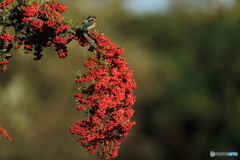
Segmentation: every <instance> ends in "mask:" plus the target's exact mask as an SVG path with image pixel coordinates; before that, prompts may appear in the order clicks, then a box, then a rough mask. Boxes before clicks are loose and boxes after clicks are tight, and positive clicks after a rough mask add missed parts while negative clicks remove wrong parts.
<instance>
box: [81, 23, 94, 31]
mask: <svg viewBox="0 0 240 160" xmlns="http://www.w3.org/2000/svg"><path fill="white" fill-rule="evenodd" d="M93 23H94V22H92V21H88V22H86V23H85V24H84V25H83V27H82V30H83V31H86V30H87V29H88V27H90V26H92V25H93Z"/></svg>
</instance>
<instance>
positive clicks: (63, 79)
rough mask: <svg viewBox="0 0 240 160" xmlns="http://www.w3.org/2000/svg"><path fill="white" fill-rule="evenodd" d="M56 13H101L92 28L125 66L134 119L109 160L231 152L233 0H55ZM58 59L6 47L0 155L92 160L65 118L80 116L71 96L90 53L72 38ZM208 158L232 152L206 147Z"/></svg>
mask: <svg viewBox="0 0 240 160" xmlns="http://www.w3.org/2000/svg"><path fill="white" fill-rule="evenodd" d="M62 2H64V3H65V4H67V5H68V11H67V12H66V13H64V17H65V19H73V20H74V21H78V22H82V21H83V20H84V19H85V18H86V17H87V16H88V15H90V14H91V15H96V16H97V17H99V18H102V19H104V20H103V21H98V22H97V26H96V29H97V30H99V32H100V33H102V32H103V33H105V35H107V36H108V37H110V38H111V39H112V42H114V43H117V44H120V45H121V46H122V47H123V48H124V49H125V54H124V57H125V58H126V59H127V61H128V62H129V63H130V66H131V67H133V68H134V71H135V72H134V79H135V80H136V82H137V84H138V88H137V89H136V90H135V96H136V97H137V102H136V104H135V105H134V109H135V110H136V112H135V115H134V117H133V118H132V120H134V121H136V122H137V125H135V126H134V127H133V129H132V130H131V131H130V134H129V136H128V137H126V138H125V140H124V141H123V143H122V145H121V149H120V152H119V156H118V157H117V158H116V160H202V159H208V158H210V155H209V154H210V151H215V152H238V153H239V154H240V125H239V122H240V1H239V0H148V1H147V0H122V1H113V0H101V1H100V0H88V1H83V0H62ZM68 47H69V55H68V56H67V57H66V58H64V59H59V58H58V56H57V53H56V52H55V51H54V48H49V49H46V50H44V52H43V54H44V56H43V57H42V59H41V60H40V61H33V56H32V55H24V54H20V55H14V56H13V57H12V58H11V59H10V63H9V65H8V67H9V69H8V70H7V72H5V73H1V74H0V126H2V127H4V128H6V129H7V130H8V133H9V134H10V135H11V136H12V138H13V141H11V142H8V141H7V140H6V139H4V138H3V137H0V159H1V160H50V159H57V160H66V159H69V160H96V159H97V158H96V156H95V155H94V156H91V155H89V154H88V153H87V152H86V150H85V149H84V148H82V147H81V144H80V143H78V142H76V140H77V139H78V138H79V137H78V136H77V135H71V134H70V133H69V130H68V128H69V127H70V126H74V125H75V122H77V121H78V120H79V119H81V118H83V114H82V113H81V112H79V111H77V109H76V108H75V102H74V101H73V99H72V98H71V97H72V95H73V94H74V93H75V91H76V90H77V87H78V85H77V84H75V81H74V78H75V77H76V75H77V73H76V72H77V70H79V69H81V71H84V68H83V60H84V59H85V58H86V56H87V55H91V53H89V52H88V51H87V48H82V47H79V46H78V44H77V42H72V43H70V44H69V45H68ZM215 158H216V159H240V158H239V156H238V157H231V158H230V157H215Z"/></svg>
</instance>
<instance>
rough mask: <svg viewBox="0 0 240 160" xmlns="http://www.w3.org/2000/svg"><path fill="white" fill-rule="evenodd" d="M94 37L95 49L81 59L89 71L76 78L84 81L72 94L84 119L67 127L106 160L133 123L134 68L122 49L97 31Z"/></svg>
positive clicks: (112, 154) (89, 149) (112, 155)
mask: <svg viewBox="0 0 240 160" xmlns="http://www.w3.org/2000/svg"><path fill="white" fill-rule="evenodd" d="M93 39H95V41H96V43H97V45H98V49H96V53H95V56H92V57H88V58H87V60H86V61H85V62H84V65H85V67H86V68H88V69H89V71H88V72H87V73H85V74H81V73H79V75H78V77H77V78H76V83H79V84H82V83H86V84H87V85H86V86H84V87H81V88H79V89H78V91H77V93H76V94H75V95H74V99H75V100H76V101H77V102H78V105H77V107H76V108H77V109H78V110H80V111H83V110H84V111H85V113H86V119H82V120H80V121H79V122H77V125H76V126H74V127H70V132H71V133H72V134H78V135H80V136H81V138H80V139H79V140H78V141H79V142H81V143H82V145H83V146H84V147H85V148H87V149H88V152H89V153H90V154H94V153H95V152H96V151H97V154H98V156H99V158H104V159H106V160H107V159H111V158H115V157H116V156H117V155H118V149H119V145H120V144H121V142H122V140H123V138H124V137H126V136H127V135H128V131H129V130H130V129H131V128H132V126H133V125H134V124H135V122H133V121H130V118H131V117H132V115H133V114H134V110H133V109H132V105H133V104H134V102H135V97H134V96H133V89H134V88H136V83H135V82H134V80H133V79H132V75H133V70H131V69H129V66H128V63H127V62H126V61H125V60H124V59H123V58H122V57H121V55H122V54H123V49H122V48H119V47H118V46H117V45H116V44H114V43H111V41H110V39H109V38H108V37H106V36H104V35H98V34H97V33H96V32H95V33H93Z"/></svg>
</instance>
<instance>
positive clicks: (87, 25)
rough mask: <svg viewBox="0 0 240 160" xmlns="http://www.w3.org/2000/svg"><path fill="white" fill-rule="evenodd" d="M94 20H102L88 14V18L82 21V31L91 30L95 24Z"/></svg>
mask: <svg viewBox="0 0 240 160" xmlns="http://www.w3.org/2000/svg"><path fill="white" fill-rule="evenodd" d="M95 20H102V19H101V18H97V17H96V16H92V15H90V16H88V18H87V19H85V20H84V21H83V22H82V25H83V27H82V30H83V31H84V32H85V31H90V30H92V29H93V28H94V27H95V26H96V22H95Z"/></svg>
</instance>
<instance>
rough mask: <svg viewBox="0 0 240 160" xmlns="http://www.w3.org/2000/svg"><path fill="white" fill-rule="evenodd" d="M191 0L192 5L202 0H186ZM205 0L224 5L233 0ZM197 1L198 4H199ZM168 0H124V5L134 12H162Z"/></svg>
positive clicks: (168, 4) (231, 2)
mask: <svg viewBox="0 0 240 160" xmlns="http://www.w3.org/2000/svg"><path fill="white" fill-rule="evenodd" d="M188 1H189V2H192V4H193V5H198V2H200V3H201V1H202V2H203V1H204V0H199V1H197V0H195V1H194V0H188ZM205 1H215V2H220V3H222V4H225V5H226V6H229V5H232V4H233V2H234V1H235V0H205ZM200 3H199V4H200ZM170 4H171V1H170V0H125V3H124V6H125V8H126V9H128V10H129V11H131V12H133V13H135V14H144V13H153V12H156V11H160V12H164V11H166V10H167V8H168V7H169V6H170Z"/></svg>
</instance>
